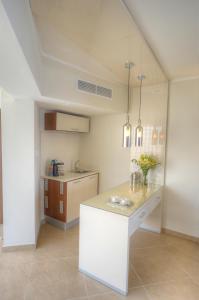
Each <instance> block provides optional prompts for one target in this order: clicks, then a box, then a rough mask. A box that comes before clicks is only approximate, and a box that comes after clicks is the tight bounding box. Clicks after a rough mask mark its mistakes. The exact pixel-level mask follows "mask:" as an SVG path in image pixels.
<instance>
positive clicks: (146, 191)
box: [82, 182, 161, 217]
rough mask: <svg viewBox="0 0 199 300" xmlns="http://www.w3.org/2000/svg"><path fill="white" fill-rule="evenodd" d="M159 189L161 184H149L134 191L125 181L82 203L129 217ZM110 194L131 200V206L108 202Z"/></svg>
mask: <svg viewBox="0 0 199 300" xmlns="http://www.w3.org/2000/svg"><path fill="white" fill-rule="evenodd" d="M160 189H161V185H155V184H151V185H149V186H147V187H146V186H144V187H142V188H141V189H140V190H139V191H137V192H134V191H132V189H131V187H130V183H129V182H126V183H124V184H121V185H119V186H117V187H115V188H113V189H110V190H108V191H107V192H104V193H101V194H99V195H97V196H96V197H94V198H91V199H89V200H87V201H85V202H84V203H82V205H87V206H91V207H95V208H99V209H102V210H105V211H109V212H112V213H116V214H120V215H123V216H127V217H130V216H131V215H132V214H133V213H135V212H136V211H137V210H138V209H139V208H140V207H141V206H142V205H143V204H144V203H145V202H147V201H148V200H149V198H150V197H151V196H153V195H154V194H155V193H156V192H158V191H159V190H160ZM111 196H118V197H120V198H127V199H129V200H131V201H132V203H133V204H132V205H131V206H129V207H128V206H123V207H122V206H119V205H117V204H113V203H110V202H109V199H110V197H111Z"/></svg>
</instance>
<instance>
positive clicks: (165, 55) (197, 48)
mask: <svg viewBox="0 0 199 300" xmlns="http://www.w3.org/2000/svg"><path fill="white" fill-rule="evenodd" d="M123 2H124V3H125V4H126V5H127V6H128V8H129V11H130V12H131V14H132V15H133V17H134V20H135V21H136V23H137V24H138V25H139V27H140V28H141V30H142V32H143V33H144V35H145V37H146V38H147V40H148V42H149V43H150V45H151V46H152V48H153V50H154V51H155V53H156V55H157V57H158V58H159V61H160V62H161V65H162V66H163V68H164V70H165V71H166V73H167V75H168V77H169V78H170V79H176V78H182V77H193V76H199V38H198V37H199V1H198V0H167V1H165V0H150V1H149V0H123Z"/></svg>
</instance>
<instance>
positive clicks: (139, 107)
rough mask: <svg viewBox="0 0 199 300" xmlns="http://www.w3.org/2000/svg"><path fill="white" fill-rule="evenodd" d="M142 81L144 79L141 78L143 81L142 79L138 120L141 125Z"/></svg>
mask: <svg viewBox="0 0 199 300" xmlns="http://www.w3.org/2000/svg"><path fill="white" fill-rule="evenodd" d="M142 80H143V78H142V77H141V79H140V106H139V119H138V123H139V124H141V118H140V115H141V106H142Z"/></svg>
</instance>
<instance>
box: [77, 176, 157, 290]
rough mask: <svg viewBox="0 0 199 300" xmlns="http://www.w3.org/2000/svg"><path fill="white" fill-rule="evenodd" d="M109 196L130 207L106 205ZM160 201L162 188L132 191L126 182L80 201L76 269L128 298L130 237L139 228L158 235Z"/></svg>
mask: <svg viewBox="0 0 199 300" xmlns="http://www.w3.org/2000/svg"><path fill="white" fill-rule="evenodd" d="M111 196H112V197H113V196H115V197H116V198H114V199H118V198H117V197H119V198H127V199H129V200H131V201H132V202H133V205H132V206H129V207H121V206H119V205H118V204H115V203H114V204H112V203H110V202H109V198H110V197H111ZM127 199H126V200H127ZM161 199H162V186H161V185H149V186H147V187H143V188H141V189H140V190H139V191H138V192H133V191H132V190H131V188H130V182H126V183H124V184H121V185H119V186H117V187H115V188H113V189H111V190H109V191H107V192H105V193H101V194H99V195H97V196H95V197H93V198H90V199H88V200H86V201H84V202H82V203H81V204H80V238H79V270H80V271H81V272H82V273H84V274H85V275H87V276H89V277H91V278H92V279H95V280H97V281H99V282H101V283H102V284H104V285H106V286H108V287H109V288H112V289H113V290H114V291H116V292H119V293H120V294H122V295H127V294H128V274H129V248H130V245H131V246H132V242H131V243H130V237H131V236H132V235H133V234H134V232H135V231H136V230H137V229H138V228H139V227H142V228H144V229H147V230H151V231H154V232H156V233H158V232H161V225H162V205H161V202H162V201H161ZM118 201H120V200H119V199H118Z"/></svg>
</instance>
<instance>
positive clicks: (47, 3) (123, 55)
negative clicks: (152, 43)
mask: <svg viewBox="0 0 199 300" xmlns="http://www.w3.org/2000/svg"><path fill="white" fill-rule="evenodd" d="M31 7H32V11H33V15H34V17H35V22H36V24H37V28H38V32H39V35H40V39H41V44H42V47H43V49H44V51H45V52H46V53H48V54H49V55H52V56H54V57H56V58H58V59H60V60H61V61H63V62H66V63H72V64H74V65H75V64H76V65H78V66H79V67H82V68H84V69H85V70H86V71H90V72H93V68H94V65H93V61H95V62H96V64H98V65H101V68H102V69H101V70H100V71H99V73H100V72H101V71H102V70H103V68H104V70H106V72H109V74H112V79H113V80H118V81H120V82H122V83H125V84H126V81H127V71H126V69H125V68H124V63H125V62H126V61H132V62H134V64H135V68H134V71H133V74H134V78H136V77H137V75H138V74H139V73H144V74H145V75H146V78H147V79H146V81H145V83H147V84H153V83H157V82H162V81H165V80H166V77H165V74H164V73H163V71H162V69H161V68H160V66H159V64H158V62H157V61H156V59H155V57H154V55H153V53H152V52H151V50H150V48H149V47H148V45H147V43H146V42H145V40H144V39H143V37H142V35H141V33H140V31H139V30H138V28H137V26H136V24H135V23H134V21H133V19H132V17H131V16H130V15H129V13H128V12H127V9H126V7H125V6H124V4H123V3H122V2H121V1H119V0H59V1H54V0H42V1H41V0H32V1H31ZM85 57H87V59H86V63H85ZM89 59H90V60H89ZM100 74H103V72H101V73H100ZM95 75H96V74H95ZM100 76H101V75H100ZM105 79H106V78H105ZM134 82H135V83H136V80H135V81H134Z"/></svg>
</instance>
